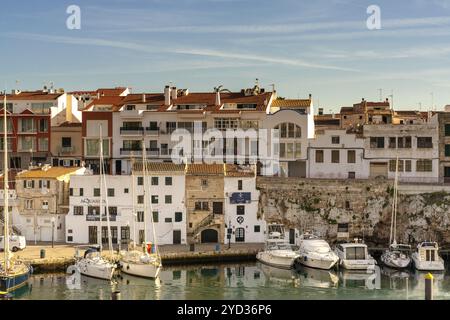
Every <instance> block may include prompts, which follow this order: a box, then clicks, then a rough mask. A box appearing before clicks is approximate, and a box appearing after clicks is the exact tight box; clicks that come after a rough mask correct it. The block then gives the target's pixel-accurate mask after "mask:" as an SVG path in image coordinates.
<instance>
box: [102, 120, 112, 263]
mask: <svg viewBox="0 0 450 320" xmlns="http://www.w3.org/2000/svg"><path fill="white" fill-rule="evenodd" d="M100 167H101V169H100V170H101V171H100V196H101V195H102V194H103V193H102V183H103V188H104V190H105V191H106V190H107V189H106V176H105V170H104V159H103V140H102V125H100ZM107 202H108V194H107V193H106V195H105V204H106V206H105V211H106V228H107V229H108V247H109V252H110V253H111V255H112V251H113V249H112V238H111V224H110V221H109V210H108V203H107ZM102 203H103V201H102ZM102 203H101V204H100V205H102ZM100 212H103V209H102V207H100ZM101 219H102V217H101V215H100V220H101Z"/></svg>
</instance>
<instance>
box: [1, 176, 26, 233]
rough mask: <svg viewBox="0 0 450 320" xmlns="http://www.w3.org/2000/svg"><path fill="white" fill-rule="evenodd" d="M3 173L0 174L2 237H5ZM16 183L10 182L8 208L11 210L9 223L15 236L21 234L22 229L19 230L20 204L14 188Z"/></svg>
mask: <svg viewBox="0 0 450 320" xmlns="http://www.w3.org/2000/svg"><path fill="white" fill-rule="evenodd" d="M3 184H4V180H3V173H2V174H0V186H1V189H0V229H1V230H0V235H3V233H4V228H3V223H4V219H5V214H4V212H5V191H4V189H3ZM14 185H15V183H14V181H9V190H8V192H7V194H8V208H9V221H10V225H11V229H12V232H13V233H14V234H19V235H20V234H21V232H20V229H19V228H18V225H19V224H20V221H17V217H18V214H19V203H18V200H17V193H16V190H15V188H14Z"/></svg>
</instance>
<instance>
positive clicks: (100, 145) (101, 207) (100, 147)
mask: <svg viewBox="0 0 450 320" xmlns="http://www.w3.org/2000/svg"><path fill="white" fill-rule="evenodd" d="M98 143H99V152H100V180H99V181H100V182H99V187H100V204H99V207H98V208H99V210H100V219H99V225H100V230H99V232H98V233H99V234H100V236H99V238H98V241H97V243H98V244H99V245H100V252H102V249H103V239H102V237H103V230H102V215H103V212H102V209H103V196H102V194H103V193H102V172H103V163H102V153H103V147H102V146H103V141H102V125H99V139H98Z"/></svg>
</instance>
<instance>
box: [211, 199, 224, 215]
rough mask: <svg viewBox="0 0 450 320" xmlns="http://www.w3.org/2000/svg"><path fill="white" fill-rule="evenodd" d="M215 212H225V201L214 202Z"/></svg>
mask: <svg viewBox="0 0 450 320" xmlns="http://www.w3.org/2000/svg"><path fill="white" fill-rule="evenodd" d="M213 213H214V214H223V202H213Z"/></svg>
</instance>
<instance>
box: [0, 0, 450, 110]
mask: <svg viewBox="0 0 450 320" xmlns="http://www.w3.org/2000/svg"><path fill="white" fill-rule="evenodd" d="M1 2H2V3H1V10H0V17H1V18H0V58H1V59H0V70H1V72H0V86H6V88H8V90H11V89H13V88H19V89H21V90H26V89H27V90H32V89H40V88H42V87H43V85H44V84H49V83H50V82H53V83H54V85H55V87H57V88H64V89H65V90H67V91H70V90H89V89H96V88H99V87H112V86H129V87H131V88H132V90H133V92H143V91H145V92H162V90H163V88H164V86H165V85H167V84H170V83H172V85H174V86H177V87H178V88H189V90H191V91H207V92H210V91H211V92H212V91H213V88H214V87H216V86H218V85H223V86H224V88H227V89H229V90H232V91H238V90H240V89H242V88H248V87H252V86H253V85H254V84H255V79H256V78H257V79H258V81H259V84H260V85H261V86H262V87H265V88H266V89H268V90H271V88H272V84H274V85H275V89H276V90H277V92H278V94H279V95H280V96H283V97H286V98H293V99H297V98H307V97H308V94H312V96H313V99H314V104H315V106H316V107H318V106H319V107H322V108H324V109H325V112H328V111H330V112H336V111H338V110H339V109H340V107H342V106H351V105H352V104H353V103H357V102H359V101H360V100H361V98H365V99H366V100H371V101H379V100H380V98H381V99H383V100H384V99H385V98H390V99H392V95H393V99H394V103H393V104H394V108H395V109H402V110H406V109H408V110H411V109H414V110H422V111H425V110H429V109H430V108H435V109H437V110H441V109H442V108H443V106H444V105H447V104H450V41H449V40H450V0H408V1H407V0H370V1H366V0H315V1H310V0H276V1H275V0H68V1H67V0H40V1H35V0H34V1H33V0H29V1H23V0H2V1H1ZM70 5H77V6H79V8H80V12H81V19H80V27H81V28H80V29H69V28H67V25H66V21H67V19H68V18H69V16H70V13H67V12H66V10H67V8H68V7H69V6H70ZM370 5H377V6H378V7H379V8H380V17H381V29H375V30H370V29H369V28H368V27H367V24H366V21H367V19H368V18H369V17H370V16H371V14H372V13H371V12H370V13H367V8H368V7H369V6H370Z"/></svg>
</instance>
